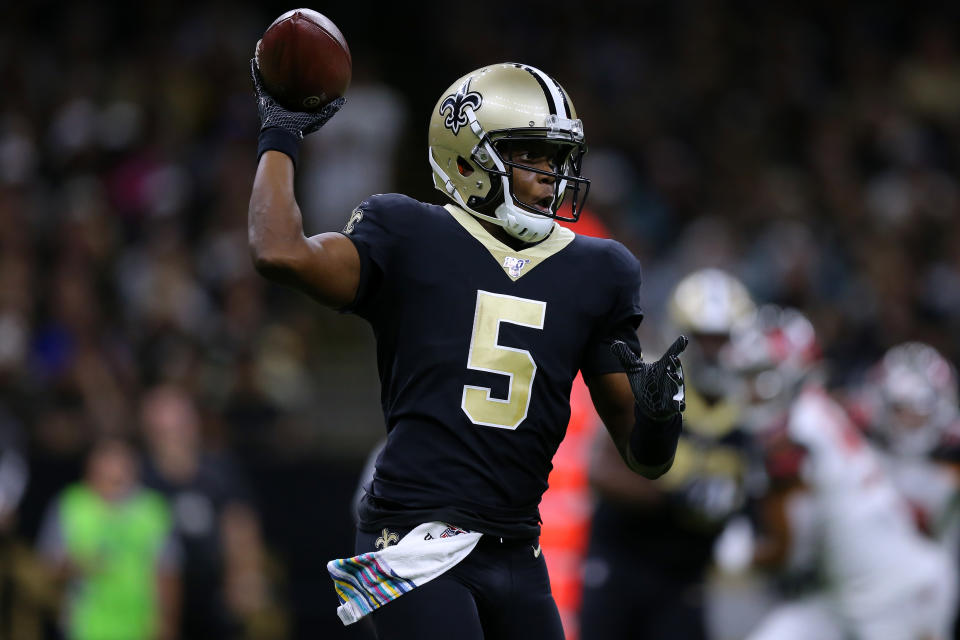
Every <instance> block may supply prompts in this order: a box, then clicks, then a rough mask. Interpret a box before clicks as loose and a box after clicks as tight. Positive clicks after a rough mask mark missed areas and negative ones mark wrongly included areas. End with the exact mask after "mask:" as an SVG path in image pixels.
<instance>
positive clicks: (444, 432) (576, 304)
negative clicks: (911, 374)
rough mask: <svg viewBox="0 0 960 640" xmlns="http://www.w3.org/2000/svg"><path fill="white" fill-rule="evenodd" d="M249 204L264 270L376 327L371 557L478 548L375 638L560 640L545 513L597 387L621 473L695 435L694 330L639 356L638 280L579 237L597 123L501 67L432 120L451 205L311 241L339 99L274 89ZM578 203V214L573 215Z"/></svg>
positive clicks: (435, 155)
mask: <svg viewBox="0 0 960 640" xmlns="http://www.w3.org/2000/svg"><path fill="white" fill-rule="evenodd" d="M252 72H253V76H254V84H255V88H256V91H257V97H258V106H259V109H260V118H261V124H262V128H261V133H260V140H259V148H258V168H257V173H256V177H255V179H254V185H253V192H252V195H251V199H250V209H249V237H250V246H251V251H252V255H253V260H254V264H255V266H256V267H257V269H258V271H259V272H260V273H261V274H263V275H264V276H266V277H268V278H270V279H272V280H275V281H278V282H282V283H285V284H288V285H291V286H293V287H295V288H297V289H299V290H301V291H303V292H305V293H307V294H308V295H310V296H312V297H313V298H314V299H316V300H317V301H318V302H320V303H321V304H323V305H326V306H329V307H332V308H335V309H339V310H342V311H346V312H349V313H353V314H356V315H358V316H360V317H362V318H364V319H365V320H366V321H367V322H369V323H370V325H371V326H372V328H373V331H374V334H375V336H376V341H377V361H378V365H379V372H380V381H381V386H382V391H381V403H382V406H383V413H384V418H385V421H386V428H387V434H388V435H387V441H386V445H385V447H384V449H383V451H382V453H381V454H380V456H379V458H378V459H377V463H376V471H375V473H374V477H373V480H372V481H371V483H370V484H369V485H368V486H367V487H366V495H365V496H364V497H363V499H362V500H361V503H360V507H359V527H358V535H357V549H356V552H357V553H358V554H363V553H366V552H373V551H376V550H378V549H384V548H386V547H388V546H390V545H392V544H395V543H396V542H397V541H399V540H401V539H402V538H403V536H404V535H406V534H407V533H408V532H409V531H410V530H412V529H414V528H415V527H417V526H418V525H420V524H422V523H429V522H440V523H446V524H447V525H448V526H450V527H453V529H455V530H460V529H463V530H468V531H473V532H479V533H482V534H483V535H482V537H481V538H480V541H479V542H478V543H477V545H476V547H475V548H474V549H473V550H472V551H470V553H469V555H468V556H466V557H465V558H463V560H462V561H460V562H459V563H458V564H456V565H455V566H453V567H452V568H450V569H449V570H448V571H446V572H445V573H443V574H442V575H440V576H439V577H437V578H436V579H433V580H431V581H430V582H427V583H425V584H423V585H422V586H418V587H417V588H416V589H413V590H412V591H410V592H408V593H404V595H403V597H398V598H396V600H395V601H391V602H389V604H386V605H385V606H382V608H377V609H376V610H375V611H374V612H373V622H374V626H375V627H376V629H377V634H378V637H380V638H381V639H389V638H419V637H426V636H427V635H428V634H429V635H431V636H432V635H438V634H443V633H456V636H457V637H459V638H477V639H480V638H487V639H491V638H520V637H523V638H525V640H532V639H535V638H544V639H551V640H552V639H556V638H562V637H563V630H562V627H561V625H560V619H559V616H558V614H557V609H556V605H555V604H554V602H553V599H552V596H551V595H550V586H549V579H548V577H547V573H546V565H545V564H544V561H543V557H542V555H541V554H540V549H539V544H538V542H537V538H538V535H539V530H540V527H539V522H540V518H539V512H538V504H539V502H540V498H541V495H542V494H543V492H544V491H545V490H546V488H547V476H548V474H549V472H550V469H551V459H552V457H553V455H554V453H555V452H556V450H557V447H558V446H559V444H560V441H561V440H562V439H563V436H564V433H565V431H566V426H567V421H568V419H569V416H570V406H569V397H570V389H571V385H572V383H573V379H574V377H575V376H576V375H577V372H578V371H582V372H583V376H584V380H585V381H586V382H587V384H588V386H589V388H590V392H591V396H592V398H593V401H594V404H595V405H596V407H597V410H598V412H599V414H600V416H601V417H602V418H603V421H604V423H605V425H606V427H607V429H608V430H609V432H610V434H611V436H612V438H613V440H614V442H615V444H616V446H617V449H618V450H619V452H620V454H621V456H622V457H623V459H624V460H625V461H626V462H627V464H628V465H629V466H630V468H632V469H633V470H635V471H636V472H638V473H640V474H642V475H645V476H647V477H657V476H659V475H661V474H663V473H664V472H666V471H667V469H669V468H670V465H671V464H672V461H673V456H674V452H675V449H676V445H677V438H678V435H679V433H680V429H681V415H680V412H681V411H682V410H683V406H684V399H683V372H682V369H681V366H680V361H679V358H678V356H679V354H680V352H682V351H683V348H684V347H685V345H686V339H685V338H683V337H680V338H679V339H678V340H677V341H676V342H675V343H674V345H673V346H672V347H671V348H670V349H669V350H668V352H667V353H666V354H665V355H664V356H663V357H662V358H661V359H659V360H657V361H656V362H652V363H649V364H648V363H646V362H643V361H642V360H641V359H640V357H639V356H638V355H637V354H639V352H640V345H639V343H638V340H637V336H636V329H637V326H638V324H639V323H640V321H641V319H642V317H643V314H642V311H641V308H640V305H639V288H640V267H639V263H638V262H637V260H636V258H634V256H633V255H632V254H631V253H630V252H629V251H628V250H627V249H626V248H624V247H623V246H622V245H621V244H619V243H617V242H614V241H610V240H599V239H595V238H590V237H586V236H579V235H576V234H574V233H573V232H571V231H570V230H568V229H566V228H564V227H561V226H560V225H558V224H557V223H556V220H557V219H562V220H571V221H575V220H576V218H577V217H578V216H579V213H580V211H581V209H582V207H583V202H584V199H585V198H586V195H587V191H588V188H589V181H588V180H587V179H585V178H583V177H582V176H581V174H580V169H581V161H582V159H583V155H584V153H585V150H586V146H585V143H584V137H583V126H582V123H581V121H580V120H579V119H577V116H576V112H575V111H574V109H573V105H572V102H571V100H570V97H569V96H568V95H567V93H566V92H565V91H564V90H563V88H562V87H560V85H559V84H557V82H556V81H555V80H553V79H552V78H551V77H550V76H548V75H547V74H545V73H543V72H542V71H540V70H539V69H536V68H534V67H530V66H527V65H521V64H513V63H505V64H497V65H492V66H489V67H484V68H482V69H478V70H476V71H473V72H471V73H469V74H467V75H465V76H463V77H462V78H460V79H458V80H457V81H456V82H455V83H454V84H453V85H451V87H450V88H449V89H448V90H447V91H445V92H444V93H443V95H442V96H441V97H440V100H439V101H438V103H437V106H436V108H435V109H434V111H433V114H432V117H431V122H430V134H429V154H428V160H429V163H430V166H431V168H432V169H433V179H434V184H435V186H436V187H437V188H438V189H439V190H440V191H442V192H443V193H444V194H445V196H446V198H447V203H446V204H445V205H442V206H441V205H434V204H426V203H423V202H418V201H416V200H413V199H411V198H408V197H406V196H402V195H397V194H388V195H377V196H373V197H370V198H369V199H367V200H366V201H364V202H362V203H361V204H360V205H359V206H358V207H357V208H356V209H355V210H354V211H353V213H352V214H351V215H350V217H349V219H348V221H347V223H346V226H345V227H344V228H343V230H342V232H333V233H322V234H319V235H316V236H313V237H309V238H308V237H305V236H304V232H303V228H302V221H301V215H300V210H299V208H298V205H297V203H296V201H295V199H294V191H293V178H294V170H295V165H296V158H297V151H298V143H299V140H300V139H301V138H302V137H303V135H305V134H308V133H311V132H312V131H315V130H317V129H318V128H320V126H322V125H323V124H324V123H325V122H326V121H327V120H328V119H329V118H330V117H332V115H333V114H334V113H336V111H337V110H338V109H339V108H340V107H341V106H342V100H341V101H339V102H336V103H333V104H331V105H329V106H327V107H326V108H324V109H323V110H321V111H320V112H318V113H292V112H289V111H286V110H285V109H283V108H282V107H280V106H279V105H278V104H277V103H276V102H275V101H274V100H273V99H272V98H271V97H270V96H269V95H268V94H267V93H266V92H265V91H264V89H263V88H262V86H261V84H260V81H259V73H258V69H257V66H256V62H255V61H253V63H252ZM565 200H566V201H569V202H570V203H571V207H570V209H569V211H570V212H571V213H570V214H569V215H567V216H566V217H564V216H563V215H562V214H560V213H558V210H559V208H560V205H561V203H562V202H564V201H565Z"/></svg>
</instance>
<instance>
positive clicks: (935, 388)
mask: <svg viewBox="0 0 960 640" xmlns="http://www.w3.org/2000/svg"><path fill="white" fill-rule="evenodd" d="M860 400H861V404H860V408H861V409H862V411H863V414H864V415H863V420H864V423H865V424H866V425H867V426H868V428H869V433H870V434H871V435H873V436H875V437H874V439H875V440H876V441H877V442H878V443H879V444H880V446H881V447H882V449H883V450H884V452H885V454H886V457H887V462H888V466H889V468H890V470H891V473H892V474H893V477H894V483H895V484H896V485H897V488H898V489H899V490H900V492H901V493H902V494H903V495H904V497H905V498H906V499H907V500H908V501H909V503H910V505H911V507H912V508H913V511H914V514H915V515H916V517H917V520H918V521H919V522H920V524H921V526H922V527H923V529H924V530H925V531H926V532H927V533H929V534H930V535H931V536H932V537H933V538H934V539H936V540H938V541H940V542H941V543H942V544H943V546H944V547H945V548H946V549H948V550H949V551H951V553H953V554H954V557H955V560H956V559H957V558H956V555H957V553H958V552H960V473H958V470H960V415H958V414H960V411H958V405H957V376H956V372H955V371H954V368H953V366H951V365H950V363H949V362H948V361H947V360H946V359H945V358H944V357H943V356H941V355H940V353H939V352H937V350H936V349H934V348H933V347H932V346H930V345H927V344H924V343H921V342H907V343H904V344H900V345H897V346H895V347H893V348H891V349H890V350H889V351H887V352H886V353H885V354H884V356H883V358H882V359H881V360H880V361H879V362H878V363H877V364H876V365H875V366H874V367H873V368H872V370H871V371H870V373H869V375H868V376H867V385H866V389H865V390H864V392H863V394H862V397H861V398H860Z"/></svg>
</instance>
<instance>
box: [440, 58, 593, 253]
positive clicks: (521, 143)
mask: <svg viewBox="0 0 960 640" xmlns="http://www.w3.org/2000/svg"><path fill="white" fill-rule="evenodd" d="M530 144H536V145H537V148H538V149H545V150H547V154H546V157H547V158H549V161H550V170H549V171H548V170H544V169H541V168H535V167H530V166H527V165H524V164H522V163H521V162H515V161H514V160H513V159H512V154H511V153H510V150H511V147H512V146H514V145H517V147H518V148H519V147H525V146H527V145H530ZM429 146H430V148H429V161H430V166H431V167H432V168H433V183H434V185H435V186H436V187H437V189H439V190H440V191H443V192H444V193H445V194H446V195H447V196H448V197H449V198H450V199H451V200H453V201H454V202H455V203H456V204H458V205H459V206H461V207H463V208H464V209H465V210H467V211H468V212H470V213H471V214H473V215H474V216H476V217H478V218H482V219H484V220H489V221H491V222H493V223H495V224H497V225H499V226H501V227H503V228H504V229H505V230H506V231H507V233H509V234H510V235H511V236H513V237H515V238H518V239H520V240H523V241H525V242H537V241H539V240H542V239H543V238H545V237H547V235H548V234H549V233H550V231H551V229H552V228H553V221H554V219H558V220H566V221H570V222H575V221H576V220H577V219H578V218H579V217H580V212H581V210H582V209H583V203H584V201H585V200H586V197H587V191H588V190H589V186H590V181H589V180H587V179H586V178H583V177H582V176H581V175H580V167H581V162H582V160H583V155H584V153H586V144H585V143H584V139H583V123H581V122H580V120H578V119H577V113H576V111H575V110H574V108H573V102H572V101H571V100H570V96H568V95H567V92H566V91H564V90H563V87H561V86H560V85H559V84H558V83H557V82H556V81H555V80H554V79H553V78H551V77H550V76H548V75H547V74H545V73H544V72H542V71H540V70H539V69H536V68H534V67H531V66H528V65H523V64H516V63H502V64H495V65H491V66H489V67H483V68H482V69H477V70H476V71H471V72H470V73H468V74H467V75H465V76H463V77H462V78H460V79H458V80H457V81H456V82H454V83H453V84H452V85H451V86H450V88H449V89H447V90H446V91H445V92H444V93H443V95H442V96H440V100H439V101H438V102H437V106H436V107H435V108H434V110H433V114H432V116H431V118H430V140H429ZM515 167H516V168H521V169H525V170H527V171H533V172H535V173H540V174H544V175H549V176H552V177H553V197H552V199H550V200H549V202H543V201H541V202H523V201H522V200H521V199H520V198H518V197H517V195H516V194H515V193H514V190H513V168H515ZM568 193H569V194H570V196H571V198H570V199H571V205H572V208H571V213H570V215H568V216H563V215H560V214H558V213H557V210H558V209H559V208H560V205H561V203H562V202H563V200H564V198H565V196H567V195H568Z"/></svg>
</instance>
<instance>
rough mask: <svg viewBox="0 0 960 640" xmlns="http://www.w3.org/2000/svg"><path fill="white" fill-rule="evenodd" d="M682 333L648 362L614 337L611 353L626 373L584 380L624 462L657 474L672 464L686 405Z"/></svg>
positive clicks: (644, 472)
mask: <svg viewBox="0 0 960 640" xmlns="http://www.w3.org/2000/svg"><path fill="white" fill-rule="evenodd" d="M686 346H687V339H686V337H684V336H680V337H679V338H678V339H677V340H676V342H674V343H673V345H672V346H671V347H670V348H669V349H668V350H667V352H666V353H665V354H664V355H663V357H662V358H660V359H659V360H657V361H656V362H654V363H652V364H647V363H645V362H643V360H642V359H641V358H640V356H638V355H637V354H635V353H634V352H633V351H632V350H631V349H630V348H629V347H628V346H627V345H626V344H625V343H623V342H621V341H619V340H618V341H615V342H614V343H613V346H612V349H613V353H614V355H616V356H617V358H618V359H619V360H620V363H621V364H622V365H623V368H624V373H609V374H604V375H599V376H595V377H593V378H590V379H588V380H586V382H587V385H588V386H589V388H590V395H591V397H592V398H593V403H594V406H596V408H597V412H598V413H599V414H600V418H601V419H602V420H603V423H604V425H605V426H606V427H607V430H608V431H609V432H610V435H611V437H612V438H613V441H614V444H616V445H617V449H618V450H619V452H620V455H621V457H622V458H623V459H624V461H625V462H626V463H627V465H628V466H629V467H630V468H631V469H633V470H634V471H636V472H637V473H639V474H641V475H643V476H645V477H647V478H657V477H659V476H661V475H663V474H664V473H666V472H667V471H668V470H669V469H670V467H671V466H672V465H673V457H674V455H675V453H676V450H677V441H678V439H679V437H680V430H681V426H682V419H681V413H682V411H683V410H684V408H685V402H684V384H683V367H682V366H681V364H680V354H681V353H682V352H683V350H684V349H685V348H686Z"/></svg>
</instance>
